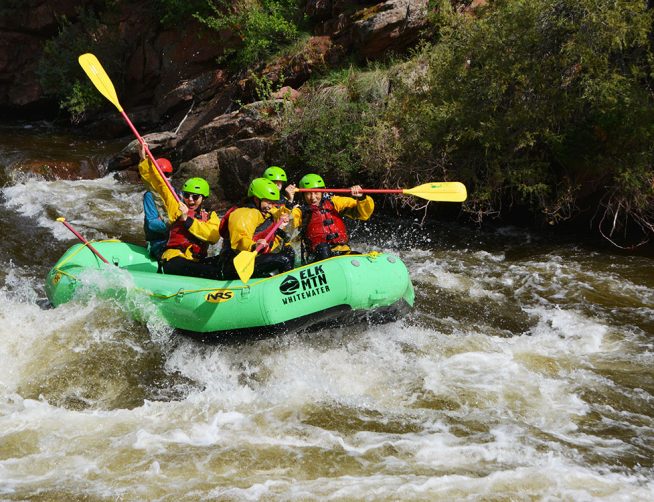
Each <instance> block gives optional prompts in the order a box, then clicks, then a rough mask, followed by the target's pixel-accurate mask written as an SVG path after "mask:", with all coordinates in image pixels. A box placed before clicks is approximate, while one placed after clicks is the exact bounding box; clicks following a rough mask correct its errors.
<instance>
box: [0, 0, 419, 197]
mask: <svg viewBox="0 0 654 502" xmlns="http://www.w3.org/2000/svg"><path fill="white" fill-rule="evenodd" d="M5 2H8V6H7V7H4V8H0V109H1V110H5V111H7V110H14V111H21V110H26V109H29V108H34V107H38V106H44V105H45V104H47V103H48V100H47V98H46V97H45V95H44V92H43V89H41V87H40V85H39V81H38V77H37V74H36V68H37V65H38V60H39V58H40V57H41V56H42V54H43V47H44V44H45V42H46V41H47V40H48V39H49V38H51V37H53V36H54V35H55V34H56V33H57V29H58V28H57V26H58V24H57V19H58V18H59V17H61V16H66V17H67V18H68V19H69V20H70V21H71V22H72V23H75V22H78V21H79V19H80V18H79V13H80V12H81V10H80V9H83V8H86V7H89V8H92V7H93V4H94V2H93V0H86V1H84V0H82V1H80V0H76V1H73V0H28V1H20V2H19V1H15V0H5ZM151 5H152V2H149V1H135V2H133V3H131V4H129V5H125V6H123V7H122V10H121V11H120V12H117V13H115V14H114V15H113V16H112V17H111V19H112V21H110V22H111V23H112V24H111V26H109V27H108V29H111V30H114V32H115V33H116V34H118V36H119V38H120V40H121V43H123V44H124V45H125V46H126V47H127V48H128V49H127V52H128V53H127V55H126V61H127V74H126V86H125V87H126V88H128V89H129V93H128V95H126V96H124V97H123V96H121V103H122V105H123V106H124V108H125V109H126V110H127V112H128V114H130V116H131V117H132V120H133V121H135V122H136V123H137V125H138V124H142V125H144V127H146V126H145V124H150V125H152V124H159V127H158V129H159V130H160V133H158V134H156V135H154V136H152V137H149V138H148V141H149V142H150V143H151V147H152V150H153V151H154V152H155V154H157V155H166V156H169V157H171V158H172V159H173V160H174V161H175V162H176V163H177V164H179V165H181V168H182V173H183V175H200V176H204V177H206V178H208V179H209V180H210V181H211V182H212V184H213V185H214V186H215V185H216V184H217V185H219V186H221V187H224V189H225V194H227V195H228V194H242V193H243V191H244V188H245V187H246V185H247V183H248V180H249V179H251V177H252V176H256V175H258V174H260V172H261V171H262V170H263V169H264V168H265V167H266V166H267V165H269V164H271V163H274V159H272V158H270V157H269V155H270V152H271V146H272V142H273V136H274V135H273V133H274V131H273V130H272V129H271V127H270V125H269V124H268V122H267V121H266V120H263V119H262V118H261V115H260V113H259V112H258V108H257V106H256V104H255V105H252V106H249V107H245V108H240V109H239V107H238V106H236V104H235V102H236V100H238V102H239V103H248V102H253V101H256V92H255V88H256V85H255V84H256V79H261V78H263V77H265V78H266V79H267V80H268V81H269V82H271V83H272V84H273V85H274V84H276V83H277V84H279V83H280V82H281V81H283V82H284V84H286V85H287V86H289V87H288V88H287V89H286V92H287V93H290V94H289V95H292V96H294V95H296V94H297V91H296V89H299V88H300V87H301V86H302V84H303V83H304V82H306V81H307V80H308V79H309V78H310V77H311V75H312V74H313V73H314V72H316V71H318V70H324V69H325V67H329V66H331V65H335V64H338V63H339V62H341V61H343V59H344V58H346V57H348V58H350V57H355V58H359V59H361V60H372V59H375V58H379V57H381V56H383V55H385V54H386V53H387V52H388V51H402V50H405V49H406V48H407V47H410V46H411V45H412V44H414V43H415V42H416V40H417V39H418V36H419V34H420V32H421V30H422V29H423V28H424V27H425V26H426V24H427V14H428V0H385V1H353V2H344V1H341V0H309V1H307V2H306V7H305V11H306V14H307V16H308V17H309V18H310V20H311V22H312V25H313V26H314V29H313V35H312V36H311V38H310V39H309V40H308V41H307V42H306V43H305V44H304V46H303V48H302V49H301V50H300V51H299V52H298V53H296V54H294V55H292V56H286V57H283V58H280V59H278V60H277V61H274V62H273V63H271V64H269V65H268V66H266V67H265V68H259V69H258V70H257V73H258V75H257V76H256V77H254V78H252V77H251V76H250V77H245V78H242V79H240V80H239V79H236V78H234V75H233V74H232V75H230V74H228V72H227V71H226V70H225V69H223V68H220V67H219V66H217V64H216V63H215V61H216V57H217V56H218V55H220V54H221V53H222V52H223V51H224V50H225V48H228V47H235V46H236V44H237V43H238V41H237V40H236V39H235V38H234V37H233V34H230V33H227V32H225V33H220V34H216V33H215V32H212V33H209V32H207V31H205V30H204V29H203V28H202V27H201V26H196V27H193V29H186V30H184V31H182V30H175V29H168V30H164V29H162V28H161V26H160V25H159V24H158V23H157V22H156V21H155V20H154V16H152V12H151V11H150V10H149V9H151ZM122 132H125V131H124V130H123V131H122ZM132 146H133V145H132ZM135 153H136V152H135V150H134V148H132V147H130V148H127V149H126V150H125V151H124V152H123V154H121V155H119V156H118V157H116V158H115V159H113V160H112V161H111V162H110V166H109V168H110V169H111V170H124V169H126V168H130V167H133V166H134V164H135V161H136V156H135Z"/></svg>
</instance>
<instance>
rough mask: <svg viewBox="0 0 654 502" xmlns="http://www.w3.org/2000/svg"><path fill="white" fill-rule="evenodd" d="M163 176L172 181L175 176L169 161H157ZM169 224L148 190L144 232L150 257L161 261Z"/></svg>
mask: <svg viewBox="0 0 654 502" xmlns="http://www.w3.org/2000/svg"><path fill="white" fill-rule="evenodd" d="M157 164H158V165H159V167H160V168H161V172H162V174H163V175H164V176H165V177H166V178H167V179H168V180H170V178H171V177H172V174H173V165H172V164H171V163H170V161H169V160H168V159H164V158H160V159H157ZM168 230H169V227H168V223H166V222H165V221H164V219H163V218H162V217H161V215H160V214H159V209H158V208H157V204H156V202H155V199H154V194H153V193H152V192H151V191H150V190H147V191H146V192H145V193H144V194H143V231H144V232H145V240H146V247H147V249H148V253H150V257H152V258H153V259H155V260H157V261H159V260H161V254H162V253H163V251H164V249H165V248H166V243H167V242H168Z"/></svg>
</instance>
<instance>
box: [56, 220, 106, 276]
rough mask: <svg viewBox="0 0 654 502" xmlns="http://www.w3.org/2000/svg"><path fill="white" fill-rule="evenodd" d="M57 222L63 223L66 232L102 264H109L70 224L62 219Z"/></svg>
mask: <svg viewBox="0 0 654 502" xmlns="http://www.w3.org/2000/svg"><path fill="white" fill-rule="evenodd" d="M57 221H59V222H61V223H63V224H64V226H65V227H66V228H67V229H68V230H70V231H71V232H72V233H73V234H74V235H75V237H77V238H78V239H79V240H80V241H82V243H83V244H84V245H85V246H86V247H88V248H89V249H90V250H91V251H92V252H93V254H94V255H95V256H97V257H98V258H100V259H101V260H102V261H103V262H105V263H106V264H107V265H108V264H109V262H108V261H107V259H106V258H105V257H104V256H102V255H101V254H100V252H99V251H98V250H97V249H95V248H94V247H93V246H92V245H91V243H90V242H89V241H87V240H86V239H85V238H84V237H83V236H82V234H80V233H79V232H78V231H77V230H75V229H74V228H73V227H72V225H71V224H70V223H68V222H67V221H66V220H64V219H62V218H60V219H58V220H57Z"/></svg>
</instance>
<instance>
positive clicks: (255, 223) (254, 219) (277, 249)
mask: <svg viewBox="0 0 654 502" xmlns="http://www.w3.org/2000/svg"><path fill="white" fill-rule="evenodd" d="M248 198H249V199H250V202H249V203H248V204H247V205H245V206H243V207H234V208H232V209H230V210H229V211H228V212H227V213H225V215H224V216H223V219H222V221H221V235H222V237H223V247H222V250H221V252H220V256H221V261H222V263H223V276H224V278H225V279H236V278H237V273H236V269H235V268H234V257H235V256H236V255H237V254H238V253H240V252H241V251H254V250H255V249H256V248H257V247H258V246H261V250H260V251H259V252H258V254H257V256H256V258H255V260H254V272H253V274H252V277H266V276H269V275H273V274H274V273H281V272H286V271H288V270H291V269H292V268H293V266H294V264H295V252H294V251H293V248H292V247H291V246H289V245H287V241H288V238H287V236H286V234H285V233H284V232H283V230H280V229H278V230H277V231H276V232H275V236H274V238H273V239H272V241H271V242H268V241H266V240H265V239H264V237H265V236H266V234H267V233H268V232H269V231H270V227H272V225H274V223H275V220H277V219H281V220H282V224H281V225H280V228H282V227H285V226H286V225H287V224H288V222H289V214H288V212H287V210H286V209H285V208H283V207H279V206H277V204H278V203H279V201H280V193H279V188H277V186H276V185H275V183H273V182H272V181H270V180H268V179H266V178H256V179H254V180H252V182H251V183H250V186H249V188H248Z"/></svg>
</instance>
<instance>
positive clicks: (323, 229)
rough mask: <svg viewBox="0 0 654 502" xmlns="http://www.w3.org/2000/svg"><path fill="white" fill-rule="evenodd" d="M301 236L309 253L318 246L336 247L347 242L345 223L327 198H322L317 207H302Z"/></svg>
mask: <svg viewBox="0 0 654 502" xmlns="http://www.w3.org/2000/svg"><path fill="white" fill-rule="evenodd" d="M302 236H303V238H304V241H305V242H306V243H307V246H308V247H309V251H310V252H313V251H315V249H316V246H317V245H319V244H323V243H327V244H329V245H330V246H337V245H340V244H347V243H348V242H349V237H348V235H347V228H346V227H345V222H344V221H343V218H341V216H340V215H339V214H338V212H337V211H336V208H335V207H334V203H333V202H332V200H331V199H330V198H329V197H327V196H325V197H323V198H322V199H321V200H320V203H319V204H318V205H306V204H305V205H303V206H302Z"/></svg>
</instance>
